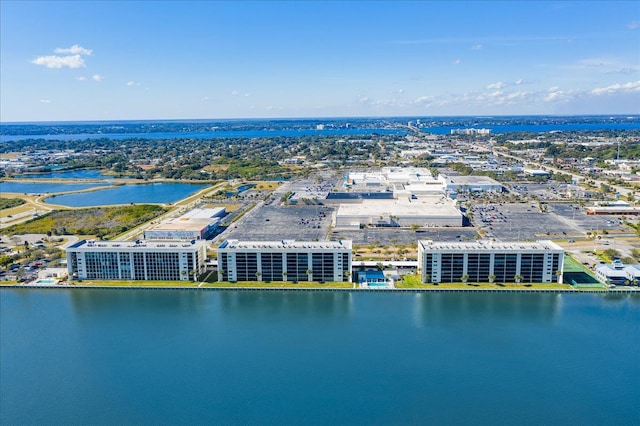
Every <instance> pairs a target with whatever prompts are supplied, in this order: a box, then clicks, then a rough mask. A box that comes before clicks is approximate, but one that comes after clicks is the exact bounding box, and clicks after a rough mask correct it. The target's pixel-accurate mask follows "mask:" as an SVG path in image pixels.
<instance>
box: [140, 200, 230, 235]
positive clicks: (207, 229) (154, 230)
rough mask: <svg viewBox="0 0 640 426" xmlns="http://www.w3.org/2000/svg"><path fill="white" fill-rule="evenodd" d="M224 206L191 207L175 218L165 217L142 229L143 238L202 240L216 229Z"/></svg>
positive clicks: (222, 215)
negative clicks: (155, 223) (210, 207)
mask: <svg viewBox="0 0 640 426" xmlns="http://www.w3.org/2000/svg"><path fill="white" fill-rule="evenodd" d="M225 214H226V210H225V208H224V207H216V208H212V209H193V210H190V211H189V212H187V213H185V214H183V215H182V216H180V217H177V218H171V219H167V220H165V221H163V222H161V223H159V224H157V225H155V226H152V227H151V228H149V229H147V230H146V231H144V239H145V240H204V239H207V238H209V237H210V236H212V235H213V233H214V232H215V231H216V229H218V226H219V224H220V218H222V217H224V215H225Z"/></svg>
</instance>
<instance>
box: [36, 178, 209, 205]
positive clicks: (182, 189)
mask: <svg viewBox="0 0 640 426" xmlns="http://www.w3.org/2000/svg"><path fill="white" fill-rule="evenodd" d="M207 186H209V185H208V184H195V183H173V182H167V183H150V184H140V185H122V186H116V187H114V188H109V189H104V190H100V191H94V192H91V193H84V194H67V195H57V196H53V197H51V198H47V200H46V201H48V202H50V203H53V204H60V205H63V206H70V207H87V206H106V205H111V204H129V203H138V204H139V203H173V202H174V201H178V200H181V199H183V198H186V197H188V196H189V195H191V194H194V193H196V192H197V191H199V190H201V189H203V188H206V187H207Z"/></svg>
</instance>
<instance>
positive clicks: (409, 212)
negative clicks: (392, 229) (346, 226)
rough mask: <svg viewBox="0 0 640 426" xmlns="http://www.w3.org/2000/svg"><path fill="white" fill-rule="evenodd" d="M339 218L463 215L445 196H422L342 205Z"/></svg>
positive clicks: (338, 213) (339, 209) (339, 208)
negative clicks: (413, 198) (410, 198)
mask: <svg viewBox="0 0 640 426" xmlns="http://www.w3.org/2000/svg"><path fill="white" fill-rule="evenodd" d="M337 215H338V216H387V217H388V216H389V215H393V216H399V217H406V216H418V217H425V216H433V217H443V216H447V217H449V216H456V217H460V216H461V215H462V213H460V211H459V210H458V209H457V208H456V207H455V203H454V202H453V201H451V200H449V199H448V198H446V197H444V196H420V197H418V199H416V200H409V197H401V198H398V199H397V200H363V201H362V203H361V204H340V206H339V207H338V212H337Z"/></svg>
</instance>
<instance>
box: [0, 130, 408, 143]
mask: <svg viewBox="0 0 640 426" xmlns="http://www.w3.org/2000/svg"><path fill="white" fill-rule="evenodd" d="M372 134H379V135H405V134H407V131H406V130H402V129H351V128H349V129H323V130H315V129H300V130H286V129H283V130H234V131H214V132H157V133H100V134H95V133H80V134H74V135H29V136H24V135H17V136H16V135H0V142H10V141H22V140H26V139H44V140H60V141H75V140H85V139H102V138H108V139H114V140H123V139H132V138H140V139H218V138H268V137H276V136H289V137H299V136H348V135H372Z"/></svg>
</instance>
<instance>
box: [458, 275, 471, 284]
mask: <svg viewBox="0 0 640 426" xmlns="http://www.w3.org/2000/svg"><path fill="white" fill-rule="evenodd" d="M468 279H469V275H467V274H464V275H463V276H461V277H460V281H462V282H463V283H465V284H466V282H467V280H468Z"/></svg>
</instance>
